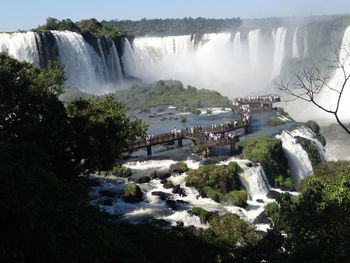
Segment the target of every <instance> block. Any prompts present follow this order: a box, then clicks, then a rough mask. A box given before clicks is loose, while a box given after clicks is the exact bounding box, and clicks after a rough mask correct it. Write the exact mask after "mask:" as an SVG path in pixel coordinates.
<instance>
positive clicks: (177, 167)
mask: <svg viewBox="0 0 350 263" xmlns="http://www.w3.org/2000/svg"><path fill="white" fill-rule="evenodd" d="M169 171H170V172H171V173H179V174H182V173H185V172H187V171H188V167H187V164H185V163H182V162H180V163H175V164H172V165H170V168H169Z"/></svg>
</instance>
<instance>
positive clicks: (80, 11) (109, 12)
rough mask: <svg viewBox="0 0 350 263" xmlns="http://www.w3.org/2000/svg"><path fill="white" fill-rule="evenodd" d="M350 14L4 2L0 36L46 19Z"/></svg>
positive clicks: (347, 4) (276, 5)
mask: <svg viewBox="0 0 350 263" xmlns="http://www.w3.org/2000/svg"><path fill="white" fill-rule="evenodd" d="M345 13H347V14H350V0H51V1H50V0H2V1H1V5H0V32H1V31H16V30H18V29H24V30H28V29H31V28H34V27H36V26H38V25H41V24H44V23H45V20H46V18H47V17H56V18H58V19H64V18H71V19H72V20H74V21H77V20H81V19H85V18H92V17H94V18H96V19H98V20H103V19H105V20H110V19H116V18H117V19H133V20H135V19H141V18H167V17H170V18H182V17H186V16H191V17H199V16H201V17H207V18H231V17H237V16H239V17H241V18H254V17H271V16H309V15H324V14H345Z"/></svg>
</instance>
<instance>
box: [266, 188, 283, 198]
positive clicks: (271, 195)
mask: <svg viewBox="0 0 350 263" xmlns="http://www.w3.org/2000/svg"><path fill="white" fill-rule="evenodd" d="M280 195H281V193H280V192H277V191H275V190H270V191H269V192H268V193H267V195H266V197H267V198H270V199H277V198H278V197H279V196H280Z"/></svg>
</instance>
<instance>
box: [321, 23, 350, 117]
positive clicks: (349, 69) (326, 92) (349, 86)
mask: <svg viewBox="0 0 350 263" xmlns="http://www.w3.org/2000/svg"><path fill="white" fill-rule="evenodd" d="M349 54H350V26H349V27H347V28H346V30H345V32H344V36H343V39H342V43H341V47H340V51H339V57H338V59H339V65H338V67H337V69H336V71H335V73H334V75H333V77H332V79H331V80H330V81H329V83H328V86H329V87H331V88H333V89H335V90H336V91H339V92H340V91H341V89H342V86H343V84H344V83H345V78H346V77H348V76H349V75H350V55H349ZM341 64H342V65H343V68H342V67H341ZM338 96H339V93H337V92H335V91H334V90H330V89H327V88H325V89H323V91H322V93H321V95H320V103H321V105H325V107H326V108H327V109H330V110H333V111H334V110H336V108H337V101H338ZM349 101H350V82H349V81H348V82H347V83H346V85H345V86H344V91H343V94H342V97H341V100H340V104H339V111H338V116H339V117H340V119H341V120H342V121H343V122H344V121H350V114H349V109H348V102H349Z"/></svg>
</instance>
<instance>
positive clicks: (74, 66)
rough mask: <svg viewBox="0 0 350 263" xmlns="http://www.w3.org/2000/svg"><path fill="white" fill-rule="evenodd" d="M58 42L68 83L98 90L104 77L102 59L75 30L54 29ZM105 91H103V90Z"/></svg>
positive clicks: (60, 58) (85, 89) (87, 89)
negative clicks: (62, 30)
mask: <svg viewBox="0 0 350 263" xmlns="http://www.w3.org/2000/svg"><path fill="white" fill-rule="evenodd" d="M52 34H53V35H54V37H55V39H56V43H57V48H58V54H59V60H60V62H61V63H62V64H63V65H64V70H65V73H66V76H67V81H66V85H67V86H71V87H79V88H80V89H82V90H83V91H86V92H96V91H97V87H98V86H99V85H100V83H101V82H104V80H105V79H104V78H103V77H102V76H101V75H102V74H99V73H102V72H103V68H102V67H101V65H102V60H101V58H100V57H99V56H98V55H97V54H96V53H95V51H94V50H93V48H92V47H90V46H89V45H88V44H87V43H86V42H85V41H84V38H83V37H82V35H80V34H77V33H74V32H68V31H65V32H61V31H52ZM102 93H103V92H102Z"/></svg>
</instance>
